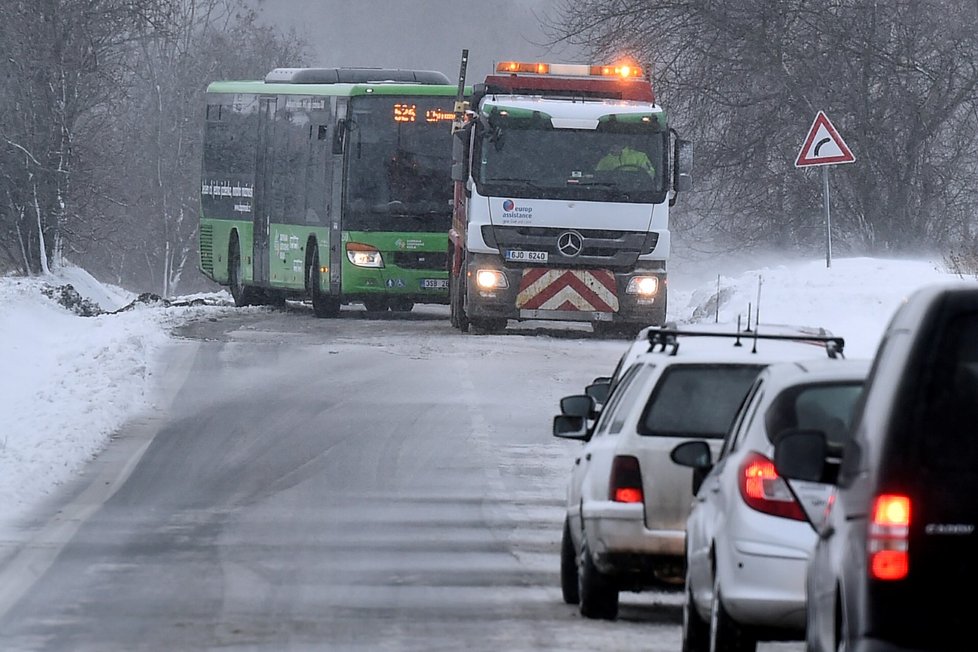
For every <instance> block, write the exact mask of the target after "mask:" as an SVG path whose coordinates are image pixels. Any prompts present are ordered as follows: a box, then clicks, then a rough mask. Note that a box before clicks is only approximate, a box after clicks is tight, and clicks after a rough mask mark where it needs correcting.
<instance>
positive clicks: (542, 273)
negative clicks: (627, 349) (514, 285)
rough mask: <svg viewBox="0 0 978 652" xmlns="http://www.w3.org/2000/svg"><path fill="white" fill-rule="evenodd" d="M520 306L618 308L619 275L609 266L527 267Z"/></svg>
mask: <svg viewBox="0 0 978 652" xmlns="http://www.w3.org/2000/svg"><path fill="white" fill-rule="evenodd" d="M516 307H517V308H518V309H520V310H563V311H569V312H618V307H619V306H618V295H617V286H616V284H615V275H614V274H613V273H612V272H610V271H609V270H606V269H592V270H570V269H546V268H542V267H533V268H529V269H525V270H523V277H522V278H521V279H520V287H519V294H517V296H516Z"/></svg>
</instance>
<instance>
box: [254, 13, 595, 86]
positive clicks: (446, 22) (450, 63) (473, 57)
mask: <svg viewBox="0 0 978 652" xmlns="http://www.w3.org/2000/svg"><path fill="white" fill-rule="evenodd" d="M254 2H255V3H256V4H257V6H258V7H259V8H260V9H261V11H262V14H263V15H264V17H265V19H266V20H268V21H269V22H272V23H274V24H276V25H277V26H279V27H282V28H285V29H288V28H292V27H294V28H295V29H296V31H297V32H299V33H300V34H302V35H304V36H305V37H306V38H307V39H308V40H309V42H310V43H311V44H312V46H313V49H314V52H315V57H316V59H315V60H314V61H313V62H312V63H313V64H314V65H319V66H324V67H332V66H365V67H384V68H421V69H428V70H440V71H441V72H443V73H445V74H446V75H448V77H449V78H450V79H452V81H455V80H456V79H457V77H458V68H459V60H460V57H461V52H462V49H463V48H468V49H469V69H468V81H469V83H474V82H476V81H478V80H479V79H480V78H481V77H483V76H485V74H486V73H488V72H490V71H491V70H492V68H493V65H494V63H495V62H498V61H503V60H509V59H529V60H541V61H550V62H577V61H580V60H581V58H580V55H579V54H577V55H576V56H575V51H574V50H571V49H569V48H566V47H562V48H559V49H553V50H548V49H547V47H546V46H545V42H546V40H547V37H546V35H545V34H544V32H543V30H542V28H541V18H545V17H547V16H552V15H553V13H554V8H555V6H556V4H557V0H498V1H495V0H493V1H490V2H469V3H459V2H451V1H450V0H254ZM280 65H283V66H285V65H289V63H288V62H282V63H281V64H280Z"/></svg>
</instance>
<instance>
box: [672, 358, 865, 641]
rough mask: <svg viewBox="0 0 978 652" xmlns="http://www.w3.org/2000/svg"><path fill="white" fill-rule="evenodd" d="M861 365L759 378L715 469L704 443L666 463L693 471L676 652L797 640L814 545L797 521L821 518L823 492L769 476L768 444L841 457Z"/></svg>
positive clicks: (826, 496)
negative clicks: (826, 450)
mask: <svg viewBox="0 0 978 652" xmlns="http://www.w3.org/2000/svg"><path fill="white" fill-rule="evenodd" d="M869 367H870V361H868V360H838V361H828V360H809V361H799V362H796V363H787V364H777V365H771V366H769V367H768V368H766V369H765V370H764V371H763V372H761V373H760V374H759V375H758V377H757V380H756V381H755V382H754V384H753V385H752V386H751V388H750V391H749V393H748V395H747V398H746V400H745V401H744V404H743V406H742V407H741V409H740V410H739V411H738V413H737V416H736V418H735V420H734V424H733V426H732V427H731V430H730V433H729V434H728V436H727V438H726V439H725V440H724V443H723V447H722V449H721V451H720V454H719V456H718V457H717V459H716V462H715V463H714V462H713V461H712V460H713V448H714V445H715V442H713V441H704V440H701V441H690V442H685V443H683V444H680V445H679V446H677V447H676V448H675V449H674V450H673V452H672V454H671V457H672V458H673V460H674V461H675V462H677V463H678V464H680V465H682V466H686V467H691V468H693V469H694V477H696V478H698V480H696V481H694V486H693V490H694V493H695V498H694V499H693V506H692V510H691V511H690V514H689V519H688V520H687V522H686V562H687V570H686V582H685V585H686V586H685V588H686V604H685V606H684V609H683V651H684V652H697V651H702V652H707V651H708V650H729V651H736V652H745V651H746V652H752V651H753V650H755V649H756V647H757V642H758V641H783V640H800V639H803V638H804V634H805V570H806V567H807V564H808V561H809V559H810V558H811V554H812V550H813V549H814V546H815V542H816V538H817V535H816V534H815V531H814V529H813V528H812V527H811V525H810V524H809V522H808V521H807V520H806V514H808V515H815V514H821V513H824V511H825V510H826V508H827V507H828V505H829V501H830V499H831V488H830V487H828V486H827V485H823V484H816V483H802V482H794V483H793V489H794V492H792V491H791V490H790V489H789V487H788V485H787V483H786V482H785V481H784V479H783V478H780V477H779V476H778V473H777V472H776V471H775V468H774V462H773V459H774V443H775V442H776V441H777V440H778V438H779V437H781V436H783V435H785V434H787V433H791V432H799V431H808V430H818V431H821V432H824V433H826V436H827V440H828V442H829V445H830V447H834V448H833V450H837V451H838V454H841V451H842V445H843V444H844V443H845V441H846V440H847V438H848V436H849V434H848V433H849V426H850V420H851V418H852V415H853V413H854V410H855V406H856V403H857V401H858V400H859V397H860V395H861V393H862V387H863V384H864V381H865V379H866V376H867V374H868V372H869Z"/></svg>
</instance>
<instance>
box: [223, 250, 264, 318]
mask: <svg viewBox="0 0 978 652" xmlns="http://www.w3.org/2000/svg"><path fill="white" fill-rule="evenodd" d="M243 279H244V271H243V270H242V268H241V246H240V245H239V244H238V236H237V235H234V236H232V237H231V247H230V251H229V252H228V285H229V286H230V289H231V296H232V297H233V298H234V305H236V306H250V305H253V304H254V303H255V300H256V298H257V297H256V294H257V291H256V290H255V288H253V287H250V286H248V285H245V284H244V280H243Z"/></svg>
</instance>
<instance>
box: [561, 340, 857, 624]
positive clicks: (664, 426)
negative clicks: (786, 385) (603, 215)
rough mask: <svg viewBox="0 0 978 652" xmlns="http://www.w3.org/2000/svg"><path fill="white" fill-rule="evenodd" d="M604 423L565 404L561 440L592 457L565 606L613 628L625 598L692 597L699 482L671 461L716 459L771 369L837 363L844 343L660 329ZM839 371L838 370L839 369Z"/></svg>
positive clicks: (566, 536) (577, 507) (569, 557)
mask: <svg viewBox="0 0 978 652" xmlns="http://www.w3.org/2000/svg"><path fill="white" fill-rule="evenodd" d="M649 337H650V338H651V340H650V343H651V344H652V346H651V348H652V349H653V350H652V351H646V352H645V353H641V354H638V355H636V356H634V359H633V360H632V361H631V363H630V364H629V366H628V368H627V369H626V370H625V371H624V372H623V373H622V374H621V379H620V381H619V382H618V383H617V385H616V387H615V388H614V390H613V391H612V393H611V395H610V397H609V398H608V402H607V404H606V406H605V407H604V408H603V409H602V410H601V413H600V415H599V416H598V418H597V420H596V422H595V423H594V425H593V426H592V427H589V423H591V420H592V419H593V418H594V417H595V416H596V415H595V414H594V401H593V399H592V398H591V397H590V396H587V395H580V396H570V397H565V398H564V399H563V400H562V401H561V410H562V414H561V415H559V416H557V417H555V419H554V435H555V436H557V437H563V438H567V439H577V440H580V441H583V442H584V446H583V447H582V448H581V450H580V451H578V453H577V454H576V455H575V457H574V463H573V465H572V466H571V477H570V482H569V483H568V488H567V501H566V510H567V513H566V518H565V522H564V532H563V543H562V549H561V589H562V592H563V597H564V600H565V601H566V602H567V603H570V604H579V605H580V610H581V614H582V615H584V616H586V617H589V618H604V619H613V618H615V617H617V613H618V597H619V592H620V591H642V590H646V589H649V588H663V587H670V586H671V587H675V588H677V590H678V589H679V588H681V587H682V584H683V579H684V563H685V548H686V517H687V516H688V514H689V506H690V501H689V488H690V486H691V482H692V473H691V472H690V471H689V470H688V469H684V468H681V467H679V466H677V465H675V464H673V463H672V462H671V461H670V459H669V453H670V451H671V450H672V448H673V447H674V446H676V444H678V443H680V442H683V441H686V440H689V439H700V438H704V439H706V440H707V441H708V442H709V444H708V446H710V447H712V449H713V451H714V452H717V451H718V450H719V448H720V444H721V443H722V440H723V436H724V434H726V432H727V430H728V428H729V427H730V424H731V422H732V420H733V417H734V415H735V414H736V411H737V408H738V407H739V406H740V404H741V402H742V401H743V399H744V396H745V395H746V393H747V390H748V389H749V388H750V386H751V383H753V381H754V379H755V378H756V377H757V374H758V372H760V371H761V370H762V369H763V368H764V367H766V366H767V365H769V364H771V363H775V362H781V361H785V360H799V359H801V360H804V359H808V360H811V359H812V358H825V359H827V358H828V357H829V355H836V356H837V355H838V353H839V352H840V351H841V348H842V344H843V342H842V340H841V338H832V337H817V336H811V335H807V334H798V335H796V336H794V338H792V337H791V336H787V335H783V334H778V335H774V334H772V335H770V336H768V337H769V338H770V339H766V338H764V337H760V336H759V339H757V340H755V339H754V338H753V337H751V336H749V335H746V334H743V333H741V334H740V335H739V336H738V335H737V334H736V333H731V332H726V333H715V332H703V331H696V332H688V331H681V330H680V331H677V330H670V329H657V330H655V331H653V332H651V333H650V335H649ZM831 362H836V361H835V360H832V361H831Z"/></svg>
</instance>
